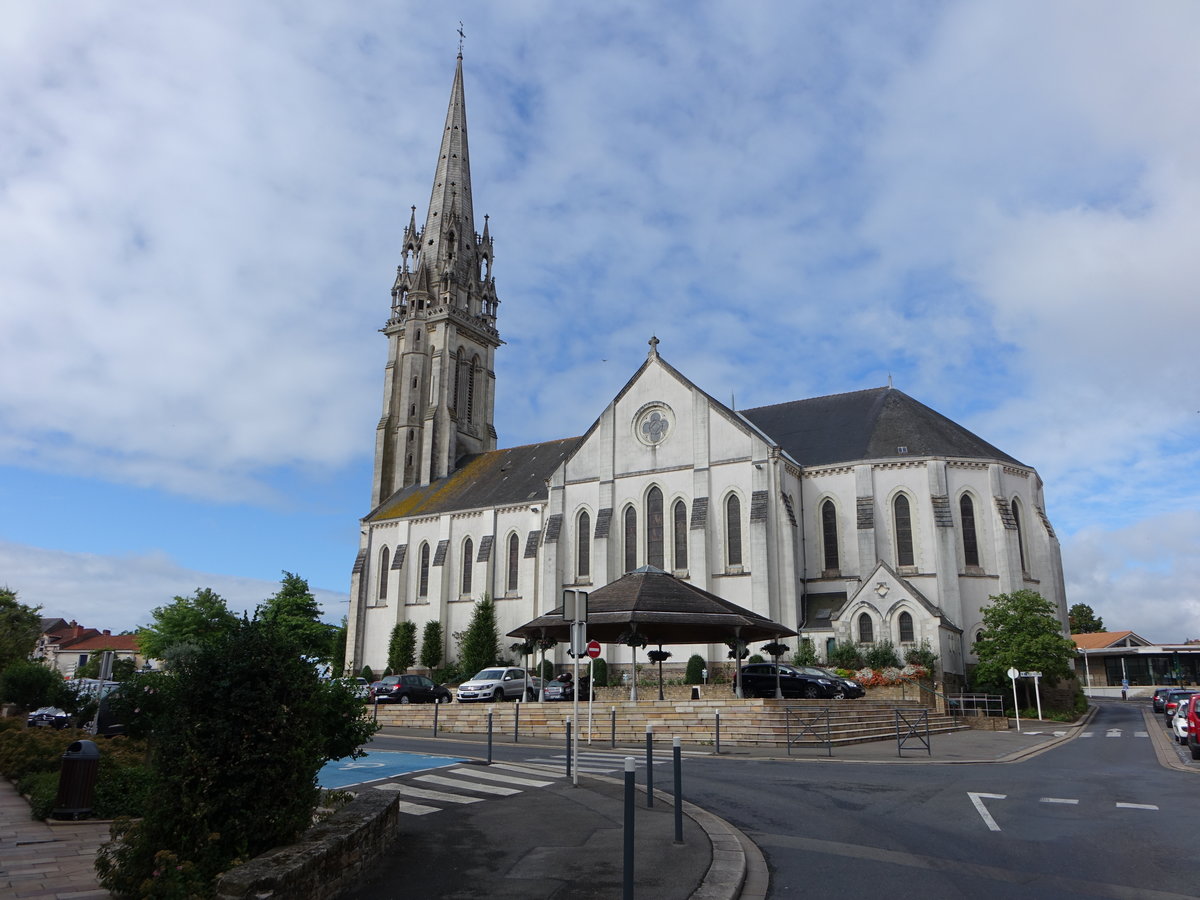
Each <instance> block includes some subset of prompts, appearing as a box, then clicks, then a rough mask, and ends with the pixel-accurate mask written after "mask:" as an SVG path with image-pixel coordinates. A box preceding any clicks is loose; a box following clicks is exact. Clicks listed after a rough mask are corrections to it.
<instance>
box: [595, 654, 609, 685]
mask: <svg viewBox="0 0 1200 900" xmlns="http://www.w3.org/2000/svg"><path fill="white" fill-rule="evenodd" d="M592 686H593V687H608V663H606V662H605V661H604V657H600V658H599V659H593V660H592Z"/></svg>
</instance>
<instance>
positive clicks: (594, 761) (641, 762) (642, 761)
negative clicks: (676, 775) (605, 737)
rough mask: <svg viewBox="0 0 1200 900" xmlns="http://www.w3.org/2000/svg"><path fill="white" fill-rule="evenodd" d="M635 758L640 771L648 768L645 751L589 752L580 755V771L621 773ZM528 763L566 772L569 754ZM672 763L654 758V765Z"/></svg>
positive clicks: (665, 759) (635, 763) (544, 757)
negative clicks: (627, 758) (631, 759)
mask: <svg viewBox="0 0 1200 900" xmlns="http://www.w3.org/2000/svg"><path fill="white" fill-rule="evenodd" d="M627 756H628V757H633V761H634V765H635V766H636V767H637V768H639V769H644V768H645V767H646V753H645V751H644V750H643V751H640V752H630V753H601V752H599V751H596V750H589V751H587V752H586V753H584V752H581V753H580V754H579V763H578V765H579V771H580V772H587V773H590V774H593V775H603V774H605V773H608V772H619V771H621V770H623V769H624V768H625V758H626V757H627ZM526 762H531V763H538V764H541V765H547V766H555V767H556V768H557V769H558V770H559V771H562V772H565V771H566V765H567V754H565V753H563V754H560V755H558V756H549V757H547V756H541V757H537V758H535V759H530V760H526ZM669 762H671V759H670V757H668V756H664V755H661V754H660V755H656V756H655V757H654V765H656V766H662V765H666V764H667V763H669Z"/></svg>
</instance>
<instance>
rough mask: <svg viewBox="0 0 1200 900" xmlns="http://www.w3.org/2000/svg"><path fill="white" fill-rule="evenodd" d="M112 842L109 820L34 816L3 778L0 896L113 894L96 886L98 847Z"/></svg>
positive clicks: (88, 898)
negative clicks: (48, 820)
mask: <svg viewBox="0 0 1200 900" xmlns="http://www.w3.org/2000/svg"><path fill="white" fill-rule="evenodd" d="M107 840H108V823H107V822H87V821H85V822H78V823H76V822H63V823H57V822H56V823H54V824H51V825H48V824H46V823H45V822H39V821H37V820H36V819H31V818H30V817H29V804H28V803H26V802H25V798H24V797H22V796H21V795H20V794H18V793H17V789H16V787H14V786H13V784H12V782H10V781H9V780H8V779H7V778H0V896H4V897H19V898H22V900H26V898H28V900H47V898H54V900H67V898H71V900H92V898H100V897H108V896H109V893H108V891H104V890H101V889H100V888H99V886H97V884H96V873H95V871H94V870H93V868H92V866H93V863H94V862H95V858H96V849H97V848H98V847H99V846H100V845H101V844H102V843H104V842H105V841H107Z"/></svg>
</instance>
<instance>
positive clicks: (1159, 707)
mask: <svg viewBox="0 0 1200 900" xmlns="http://www.w3.org/2000/svg"><path fill="white" fill-rule="evenodd" d="M1173 690H1175V688H1169V687H1165V688H1158V689H1157V690H1156V691H1155V692H1154V699H1153V700H1152V701H1151V702H1152V703H1153V704H1154V711H1155V712H1156V713H1161V712H1162V711H1163V706H1164V705H1165V704H1166V702H1167V694H1169V693H1171V691H1173Z"/></svg>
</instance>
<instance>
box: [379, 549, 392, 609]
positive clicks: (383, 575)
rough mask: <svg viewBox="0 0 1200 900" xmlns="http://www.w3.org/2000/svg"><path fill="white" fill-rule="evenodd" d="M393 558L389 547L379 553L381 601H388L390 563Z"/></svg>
mask: <svg viewBox="0 0 1200 900" xmlns="http://www.w3.org/2000/svg"><path fill="white" fill-rule="evenodd" d="M391 559H392V556H391V553H390V552H389V551H388V548H387V547H384V548H383V549H382V550H380V551H379V599H380V600H386V599H387V592H388V563H390V562H391Z"/></svg>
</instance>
